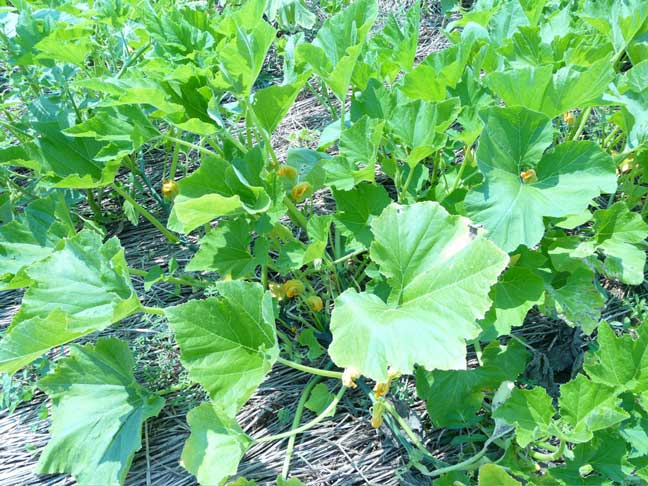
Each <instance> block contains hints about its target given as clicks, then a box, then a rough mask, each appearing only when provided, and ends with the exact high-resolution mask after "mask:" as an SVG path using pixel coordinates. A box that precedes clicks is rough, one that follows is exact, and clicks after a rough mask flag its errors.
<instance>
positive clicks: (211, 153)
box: [164, 135, 218, 157]
mask: <svg viewBox="0 0 648 486" xmlns="http://www.w3.org/2000/svg"><path fill="white" fill-rule="evenodd" d="M164 138H166V139H167V140H170V141H172V142H175V143H177V144H180V145H184V146H185V147H188V148H190V149H192V150H195V151H196V152H200V153H202V154H205V155H209V156H211V157H217V156H218V154H217V153H216V152H214V151H213V150H209V149H208V148H205V147H201V146H200V145H196V144H195V143H191V142H187V141H185V140H182V139H181V138H176V137H172V136H171V135H164Z"/></svg>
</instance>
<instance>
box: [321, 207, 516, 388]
mask: <svg viewBox="0 0 648 486" xmlns="http://www.w3.org/2000/svg"><path fill="white" fill-rule="evenodd" d="M372 232H373V234H374V242H373V243H372V246H371V257H372V259H373V260H374V261H375V262H376V263H378V265H379V266H380V271H381V273H382V274H383V275H384V276H385V277H386V278H387V282H388V284H389V285H390V286H391V288H392V293H391V296H390V299H389V303H385V302H383V301H382V300H381V299H380V298H379V297H378V296H376V295H373V294H369V293H366V292H362V293H357V292H356V291H355V290H347V291H345V292H344V293H343V294H342V295H340V296H339V297H338V298H337V299H336V303H335V309H334V311H333V315H332V317H331V331H332V333H333V342H332V343H331V346H330V347H329V354H330V355H331V357H332V359H333V361H334V362H335V363H336V364H337V365H338V366H340V367H343V368H346V367H355V368H357V369H358V370H360V371H361V372H362V374H364V375H366V376H368V377H370V378H372V379H374V380H376V381H383V382H384V381H386V379H387V369H388V367H391V368H392V369H393V370H395V371H401V372H403V373H411V372H412V369H413V366H414V364H419V365H421V366H423V367H424V368H426V369H428V370H433V369H465V367H466V361H465V356H466V349H465V340H466V339H470V338H473V337H475V336H476V335H477V334H478V333H479V327H478V326H477V324H476V320H477V319H479V318H481V317H483V314H484V312H485V311H486V310H487V309H488V307H489V306H490V299H489V298H488V291H489V289H490V287H491V286H492V285H493V284H494V283H495V281H496V280H497V276H498V275H499V274H500V272H501V271H502V270H503V269H504V266H505V265H506V263H507V261H508V257H507V256H506V254H504V253H503V252H502V251H501V250H499V249H498V248H497V247H496V246H495V245H493V244H492V243H490V242H489V241H488V240H486V239H484V238H483V237H481V236H479V235H473V234H472V230H471V229H470V225H469V221H468V220H467V219H465V218H461V217H459V216H450V215H449V214H448V213H447V212H446V211H445V210H444V209H443V208H442V207H441V206H440V205H439V204H437V203H433V202H422V203H417V204H413V205H410V206H399V205H397V204H392V205H391V206H389V207H388V208H387V209H385V210H384V211H383V213H382V214H381V215H380V217H378V218H376V219H374V221H373V223H372ZM457 301H461V302H464V303H465V305H462V306H454V305H452V304H451V303H452V302H457Z"/></svg>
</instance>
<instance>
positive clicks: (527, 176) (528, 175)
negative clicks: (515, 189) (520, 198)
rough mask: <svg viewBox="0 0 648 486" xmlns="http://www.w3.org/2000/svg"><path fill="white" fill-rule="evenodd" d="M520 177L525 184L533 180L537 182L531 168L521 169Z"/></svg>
mask: <svg viewBox="0 0 648 486" xmlns="http://www.w3.org/2000/svg"><path fill="white" fill-rule="evenodd" d="M520 177H521V178H522V182H524V183H525V184H533V183H534V182H538V176H537V175H536V171H535V170H533V169H529V170H523V171H522V172H520Z"/></svg>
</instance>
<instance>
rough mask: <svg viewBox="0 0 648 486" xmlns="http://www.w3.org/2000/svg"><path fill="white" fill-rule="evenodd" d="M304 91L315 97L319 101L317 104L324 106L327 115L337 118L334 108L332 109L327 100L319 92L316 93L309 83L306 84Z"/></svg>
mask: <svg viewBox="0 0 648 486" xmlns="http://www.w3.org/2000/svg"><path fill="white" fill-rule="evenodd" d="M306 89H308V91H310V92H311V93H312V94H313V95H315V97H316V98H317V99H318V100H319V102H320V103H321V104H322V106H324V107H325V108H326V109H327V110H328V111H329V113H330V114H331V115H332V116H333V118H337V117H338V113H337V112H336V111H335V108H333V105H331V103H330V102H329V100H327V99H326V98H325V97H324V96H322V95H321V94H320V93H319V91H317V90H316V89H315V88H313V87H312V86H311V84H310V82H307V83H306Z"/></svg>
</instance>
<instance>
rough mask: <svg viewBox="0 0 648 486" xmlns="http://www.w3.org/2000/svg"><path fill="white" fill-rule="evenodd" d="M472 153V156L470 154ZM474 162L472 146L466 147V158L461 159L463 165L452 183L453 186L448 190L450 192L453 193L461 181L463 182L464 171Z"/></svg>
mask: <svg viewBox="0 0 648 486" xmlns="http://www.w3.org/2000/svg"><path fill="white" fill-rule="evenodd" d="M468 154H470V156H468ZM471 162H472V152H471V149H470V147H466V151H465V152H464V158H463V160H462V161H461V166H460V167H459V172H458V173H457V177H456V179H455V181H454V183H453V184H452V188H451V189H450V191H449V192H448V194H452V193H453V192H454V191H455V190H456V189H457V188H458V187H459V183H460V182H461V178H462V177H463V173H464V171H465V170H466V166H467V165H468V164H469V163H471Z"/></svg>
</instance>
